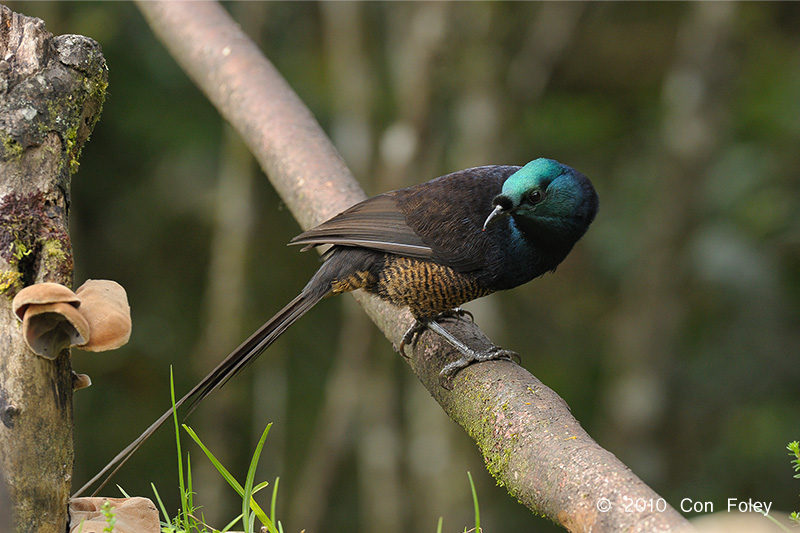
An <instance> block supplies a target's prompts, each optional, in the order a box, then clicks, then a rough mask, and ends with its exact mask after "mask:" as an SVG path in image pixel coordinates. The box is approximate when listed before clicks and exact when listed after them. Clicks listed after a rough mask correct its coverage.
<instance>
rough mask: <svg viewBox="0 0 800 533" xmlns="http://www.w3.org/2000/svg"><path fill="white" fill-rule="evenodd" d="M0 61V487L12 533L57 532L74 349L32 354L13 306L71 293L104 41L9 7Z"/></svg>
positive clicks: (101, 91) (67, 471)
mask: <svg viewBox="0 0 800 533" xmlns="http://www.w3.org/2000/svg"><path fill="white" fill-rule="evenodd" d="M0 58H1V59H0V136H2V144H0V296H2V298H0V478H5V484H6V485H7V489H8V490H7V494H8V499H9V501H10V506H11V511H10V514H11V517H12V518H13V522H14V524H15V527H16V531H19V532H29V531H37V532H48V533H49V532H57V533H62V532H63V531H65V530H66V527H67V500H68V498H69V491H70V483H71V480H72V464H73V455H74V454H73V443H72V431H73V429H72V426H73V424H72V372H71V366H70V352H69V350H62V352H61V353H60V354H58V356H57V357H56V358H55V359H53V360H49V359H45V358H42V357H39V356H37V355H35V354H34V353H33V352H32V351H31V350H30V349H29V348H28V347H27V345H26V344H25V342H24V341H23V339H22V335H21V333H20V327H19V324H18V322H17V319H16V317H15V315H14V313H13V312H12V310H11V300H12V298H13V297H14V295H15V294H16V293H17V292H18V291H19V290H20V289H21V288H22V287H23V286H25V285H30V284H33V283H39V282H43V281H53V282H56V283H60V284H62V285H67V286H70V285H72V265H73V263H72V246H71V244H70V239H69V233H68V225H67V224H68V211H69V186H70V177H71V175H72V173H73V172H75V170H76V169H77V166H78V163H77V161H78V156H79V154H80V149H81V147H82V146H83V143H84V142H85V141H86V139H87V138H88V137H89V133H90V132H91V130H92V127H93V126H94V124H95V122H96V121H97V118H98V117H99V114H100V108H101V106H102V104H103V100H104V98H105V88H106V85H107V79H108V76H107V71H106V66H105V60H104V59H103V55H102V53H101V52H100V47H99V46H98V45H97V43H95V42H94V41H92V40H91V39H87V38H86V37H82V36H79V35H62V36H59V37H53V35H52V34H50V33H49V32H48V31H47V30H46V29H45V27H44V23H43V22H42V21H41V20H39V19H36V18H30V17H25V16H23V15H18V14H16V13H13V12H12V11H11V10H10V9H8V8H7V7H5V6H0ZM5 492H6V490H5V488H3V489H2V490H0V493H5ZM0 504H2V502H0ZM5 513H6V510H4V509H0V514H5ZM6 517H7V515H6ZM5 519H6V518H4V519H3V520H5ZM3 520H0V522H2V521H3ZM0 529H2V527H1V526H0ZM4 531H5V530H4Z"/></svg>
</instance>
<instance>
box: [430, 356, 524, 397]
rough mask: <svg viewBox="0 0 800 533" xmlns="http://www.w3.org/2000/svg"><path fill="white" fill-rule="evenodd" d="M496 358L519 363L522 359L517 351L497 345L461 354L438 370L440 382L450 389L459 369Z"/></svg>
mask: <svg viewBox="0 0 800 533" xmlns="http://www.w3.org/2000/svg"><path fill="white" fill-rule="evenodd" d="M498 360H505V361H510V362H512V363H517V364H520V362H521V360H522V359H521V358H520V356H519V354H518V353H517V352H514V351H512V350H506V349H505V348H500V347H499V346H492V347H491V348H489V349H488V350H483V351H480V352H472V354H470V355H467V354H463V355H462V356H461V358H460V359H458V360H456V361H453V362H452V363H449V364H447V365H445V366H444V368H442V370H441V372H439V380H440V382H441V384H442V387H444V388H445V389H448V390H449V389H452V388H453V378H454V377H455V376H456V374H458V373H459V372H460V371H461V370H463V369H465V368H466V367H468V366H469V365H471V364H473V363H483V362H484V361H498Z"/></svg>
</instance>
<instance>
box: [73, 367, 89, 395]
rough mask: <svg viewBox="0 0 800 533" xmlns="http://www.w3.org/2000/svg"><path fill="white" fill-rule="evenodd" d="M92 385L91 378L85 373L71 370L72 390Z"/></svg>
mask: <svg viewBox="0 0 800 533" xmlns="http://www.w3.org/2000/svg"><path fill="white" fill-rule="evenodd" d="M91 386H92V378H90V377H89V376H88V375H87V374H78V373H76V372H75V371H74V370H73V371H72V390H74V391H76V390H80V389H85V388H87V387H91Z"/></svg>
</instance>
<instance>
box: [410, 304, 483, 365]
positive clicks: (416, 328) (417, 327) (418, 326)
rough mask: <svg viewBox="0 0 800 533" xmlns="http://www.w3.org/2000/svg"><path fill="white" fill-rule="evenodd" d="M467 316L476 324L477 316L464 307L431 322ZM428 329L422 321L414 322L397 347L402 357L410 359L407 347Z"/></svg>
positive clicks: (443, 313) (451, 310)
mask: <svg viewBox="0 0 800 533" xmlns="http://www.w3.org/2000/svg"><path fill="white" fill-rule="evenodd" d="M465 316H466V317H469V320H470V322H473V323H474V322H475V316H474V315H473V314H472V313H471V312H469V311H467V310H466V309H464V308H463V307H455V308H453V309H450V310H449V311H444V312H442V313H439V314H438V315H436V316H435V317H434V318H433V319H431V320H447V319H452V320H459V319H461V318H463V317H465ZM427 327H428V326H427V324H426V323H425V322H423V321H421V320H415V321H414V323H413V324H412V325H411V327H410V328H408V330H406V332H405V333H403V337H402V338H401V339H400V344H399V345H398V346H397V351H398V352H400V355H402V356H403V357H405V358H408V356H407V355H406V346H410V345H411V344H413V343H414V337H416V336H417V334H419V333H420V332H421V331H423V330H424V329H426V328H427Z"/></svg>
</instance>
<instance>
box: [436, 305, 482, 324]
mask: <svg viewBox="0 0 800 533" xmlns="http://www.w3.org/2000/svg"><path fill="white" fill-rule="evenodd" d="M465 316H467V317H469V321H470V322H473V323H474V322H475V315H473V314H472V313H471V312H470V311H467V310H466V309H464V308H463V307H454V308H453V309H450V310H449V311H444V312H443V313H439V314H438V315H436V317H434V320H448V319H449V320H461V319H462V318H464V317H465Z"/></svg>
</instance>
